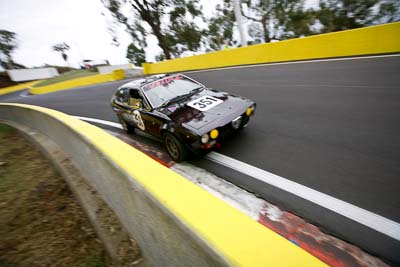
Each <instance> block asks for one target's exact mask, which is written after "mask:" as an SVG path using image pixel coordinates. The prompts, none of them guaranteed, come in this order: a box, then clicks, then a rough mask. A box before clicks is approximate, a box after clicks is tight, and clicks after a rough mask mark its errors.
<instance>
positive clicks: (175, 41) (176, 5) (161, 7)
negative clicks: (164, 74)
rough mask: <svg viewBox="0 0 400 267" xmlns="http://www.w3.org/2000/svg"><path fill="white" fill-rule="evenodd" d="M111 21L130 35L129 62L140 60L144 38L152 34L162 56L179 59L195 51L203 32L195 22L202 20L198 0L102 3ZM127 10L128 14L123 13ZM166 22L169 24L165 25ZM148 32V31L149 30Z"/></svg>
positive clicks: (133, 0) (104, 1)
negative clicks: (122, 26)
mask: <svg viewBox="0 0 400 267" xmlns="http://www.w3.org/2000/svg"><path fill="white" fill-rule="evenodd" d="M102 2H103V4H104V6H105V7H106V8H107V9H108V10H109V12H110V13H111V15H112V16H113V17H114V19H115V20H116V21H117V22H119V23H121V24H123V25H125V27H126V31H127V32H128V33H129V34H130V35H131V38H132V44H131V45H130V48H128V53H127V54H128V55H129V56H130V57H129V60H133V61H137V62H138V61H141V60H142V58H143V56H142V55H141V54H144V53H142V51H144V49H145V47H146V46H147V44H146V37H147V36H148V35H149V34H152V35H154V36H155V37H156V38H157V40H158V45H159V46H160V48H161V49H162V51H163V57H164V58H166V59H170V58H172V57H178V56H179V55H180V54H181V53H182V52H184V51H186V50H192V51H197V50H198V49H199V48H200V46H201V39H202V32H201V30H200V29H199V27H198V26H197V24H196V23H194V19H195V18H196V17H201V16H202V15H201V7H200V6H199V0H102ZM127 7H129V8H130V13H129V14H124V12H123V10H127ZM166 22H168V23H166ZM148 29H150V30H148Z"/></svg>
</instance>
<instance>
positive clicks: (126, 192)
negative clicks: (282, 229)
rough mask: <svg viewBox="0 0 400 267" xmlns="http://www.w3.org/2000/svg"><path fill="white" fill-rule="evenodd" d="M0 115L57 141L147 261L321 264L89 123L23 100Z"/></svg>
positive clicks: (173, 263) (0, 108) (3, 108)
mask: <svg viewBox="0 0 400 267" xmlns="http://www.w3.org/2000/svg"><path fill="white" fill-rule="evenodd" d="M0 121H2V122H13V123H17V124H21V125H24V126H26V127H28V128H30V129H31V131H37V132H40V133H42V134H44V135H46V136H48V137H49V138H50V139H51V140H52V141H53V142H55V143H56V144H58V145H59V146H60V147H61V148H62V149H63V150H64V151H65V153H67V154H68V155H69V156H70V157H71V160H72V161H73V162H74V163H75V165H76V166H77V167H78V168H79V169H80V171H81V172H82V174H83V175H84V176H85V177H86V178H87V180H88V182H89V183H90V184H91V185H92V186H94V187H95V188H96V189H97V191H98V192H99V193H100V195H101V196H102V198H103V199H104V200H105V201H106V203H107V204H108V205H109V206H110V207H111V208H112V209H113V210H114V212H115V213H116V214H117V216H118V217H119V219H120V220H121V222H122V223H123V224H124V226H125V227H126V228H127V230H128V231H129V232H130V234H132V235H133V236H134V237H135V239H136V240H137V241H138V243H139V246H140V247H141V249H142V251H143V256H144V259H145V261H146V263H147V264H148V265H149V266H325V265H324V264H323V263H322V262H320V261H319V260H317V259H316V258H314V257H313V256H311V255H310V254H308V253H306V252H305V251H303V250H302V249H301V248H299V247H297V246H296V245H294V244H293V243H291V242H289V241H287V240H286V239H284V238H283V237H281V236H280V235H278V234H276V233H275V232H272V231H271V230H269V229H268V228H265V227H264V226H262V225H260V224H259V223H257V222H255V221H253V220H252V219H251V218H249V217H247V216H246V215H244V214H242V213H241V212H239V211H238V210H236V209H234V208H232V207H230V206H229V205H227V204H226V203H224V202H222V201H221V200H219V199H217V198H216V197H214V196H212V195H210V194H209V193H207V192H206V191H204V190H202V189H200V188H199V187H197V186H196V185H194V184H192V183H191V182H189V181H188V180H186V179H185V178H183V177H181V176H179V175H178V174H176V173H174V172H172V171H171V170H169V169H168V168H166V167H164V166H162V165H161V164H158V163H156V162H155V161H154V160H152V159H151V158H149V157H147V156H146V155H145V154H143V153H141V152H140V151H138V150H136V149H134V148H132V147H131V146H129V145H127V144H125V143H123V142H122V141H120V140H118V139H117V138H114V137H113V136H111V135H109V134H108V133H106V132H105V131H103V130H101V129H99V128H97V127H95V126H92V125H90V124H87V123H85V122H82V121H79V120H77V119H75V118H73V117H71V116H68V115H66V114H63V113H60V112H57V111H54V110H49V109H46V108H41V107H35V106H30V105H22V104H0Z"/></svg>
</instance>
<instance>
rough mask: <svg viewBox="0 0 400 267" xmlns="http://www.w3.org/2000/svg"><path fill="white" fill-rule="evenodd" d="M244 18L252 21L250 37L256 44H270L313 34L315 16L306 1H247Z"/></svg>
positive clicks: (245, 2)
mask: <svg viewBox="0 0 400 267" xmlns="http://www.w3.org/2000/svg"><path fill="white" fill-rule="evenodd" d="M243 3H244V5H245V6H246V9H245V10H246V11H243V10H242V13H243V16H244V17H245V18H247V19H248V20H250V21H251V24H250V26H249V35H250V36H251V37H253V38H254V39H255V40H256V42H258V43H259V42H262V41H263V42H266V43H267V42H270V41H271V40H283V39H289V38H294V37H300V36H306V35H310V34H312V31H311V25H312V23H313V16H312V15H311V13H310V12H309V11H305V9H304V0H302V1H298V0H281V1H276V0H245V1H243Z"/></svg>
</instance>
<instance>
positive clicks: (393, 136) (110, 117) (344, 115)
mask: <svg viewBox="0 0 400 267" xmlns="http://www.w3.org/2000/svg"><path fill="white" fill-rule="evenodd" d="M399 70H400V57H399V56H398V55H396V56H388V57H386V56H385V57H376V58H361V59H360V58H358V59H344V60H342V59H340V60H327V61H325V60H323V61H316V62H314V61H309V62H302V63H284V64H269V65H259V66H250V67H240V68H227V69H222V70H209V71H198V72H191V73H188V74H187V75H189V76H191V77H193V78H195V79H198V80H199V81H201V82H202V83H203V84H205V85H206V86H209V87H212V88H215V89H219V90H223V91H227V92H230V93H235V94H239V95H242V96H245V97H248V98H251V99H253V100H255V101H256V102H257V104H258V106H257V111H256V116H255V117H254V119H253V121H251V123H250V125H249V127H248V128H247V129H246V130H245V131H243V132H242V133H240V134H239V135H237V136H235V137H233V138H231V139H230V140H228V141H227V142H226V143H225V144H224V145H223V147H222V148H221V149H220V150H219V151H218V152H219V153H221V154H223V155H227V156H229V157H231V158H234V159H236V160H239V161H241V162H244V163H248V164H251V165H252V166H254V167H257V168H259V169H262V170H266V171H268V172H270V173H273V174H277V175H279V176H282V177H284V178H286V179H289V180H291V181H294V182H296V183H299V184H301V185H304V186H307V187H309V188H312V189H314V190H316V191H319V192H322V193H324V194H327V195H329V196H332V197H334V198H337V199H340V200H343V201H345V202H347V203H350V204H352V205H354V206H356V207H359V208H361V209H364V210H367V211H370V212H372V213H374V214H377V215H380V216H382V217H384V218H386V219H388V220H389V221H391V222H394V223H395V224H398V223H399V222H400V192H399V189H400V72H399ZM123 83H125V81H122V82H121V81H118V82H113V83H109V84H103V85H97V86H90V87H86V88H80V89H75V90H69V91H64V92H58V93H52V94H47V95H38V96H28V97H26V96H20V92H18V93H12V94H9V95H5V96H2V97H0V101H1V102H18V103H29V104H35V105H40V106H45V107H49V108H53V109H56V110H60V111H63V112H65V113H68V114H72V115H77V116H84V117H91V118H96V119H102V120H107V121H113V122H117V119H116V117H115V115H114V114H113V112H112V111H111V108H110V105H109V100H110V97H111V94H112V93H113V91H114V90H115V89H116V88H117V87H118V86H119V85H121V84H123ZM133 138H134V137H133ZM148 142H150V143H151V142H152V141H151V140H149V141H148ZM195 164H197V165H198V166H201V167H203V168H205V169H208V170H209V171H210V172H214V173H216V174H217V175H219V176H221V177H224V178H226V179H228V180H230V181H232V182H234V183H236V184H238V185H241V186H243V187H246V188H248V189H249V190H251V191H254V192H255V193H257V194H258V195H260V196H262V197H264V198H266V199H268V200H270V201H272V202H275V203H278V204H280V205H281V206H283V207H286V208H287V209H289V210H293V211H294V212H296V213H298V214H300V215H302V216H304V217H306V218H308V219H309V220H311V221H313V222H314V223H316V224H318V225H321V226H322V227H324V228H325V229H326V231H330V232H332V233H333V234H336V235H338V236H340V237H342V238H344V239H347V240H349V241H350V242H353V243H355V244H357V245H359V246H360V247H362V248H364V249H366V250H368V251H369V252H371V253H373V254H378V255H381V256H383V257H384V258H386V259H389V260H390V261H392V262H396V263H397V264H400V253H398V252H399V251H400V244H399V243H400V242H399V241H398V240H396V238H393V236H392V237H390V236H388V235H385V234H382V233H380V232H378V231H375V230H373V229H371V228H373V227H368V226H365V225H361V224H358V223H357V222H355V221H353V220H350V219H348V218H346V217H344V216H342V215H338V214H337V213H335V212H332V211H329V210H328V209H325V208H323V207H321V206H318V205H315V204H313V203H312V202H310V201H305V200H304V199H302V198H299V197H297V196H295V195H293V194H290V193H287V192H285V191H284V190H281V189H277V188H275V187H274V186H271V185H268V184H265V183H262V182H260V181H259V180H256V179H254V178H253V177H251V175H250V174H248V175H244V174H243V173H240V172H237V171H235V170H232V169H231V168H229V167H226V166H222V165H220V164H218V163H215V162H213V161H210V160H207V159H201V160H197V161H196V162H195Z"/></svg>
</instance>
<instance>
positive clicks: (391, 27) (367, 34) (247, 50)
mask: <svg viewBox="0 0 400 267" xmlns="http://www.w3.org/2000/svg"><path fill="white" fill-rule="evenodd" d="M399 52H400V22H395V23H390V24H384V25H378V26H372V27H366V28H361V29H354V30H347V31H341V32H334V33H327V34H320V35H315V36H309V37H304V38H297V39H291V40H285V41H280V42H276V43H268V44H259V45H252V46H247V47H241V48H236V49H229V50H223V51H218V52H211V53H207V54H203V55H198V56H192V57H186V58H178V59H172V60H167V61H163V62H159V63H154V64H150V63H144V64H143V67H144V73H145V74H155V73H166V72H178V71H185V70H197V69H209V68H220V67H227V66H237V65H248V64H260V63H271V62H283V61H294V60H306V59H318V58H331V57H346V56H355V55H371V54H385V53H399Z"/></svg>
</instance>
